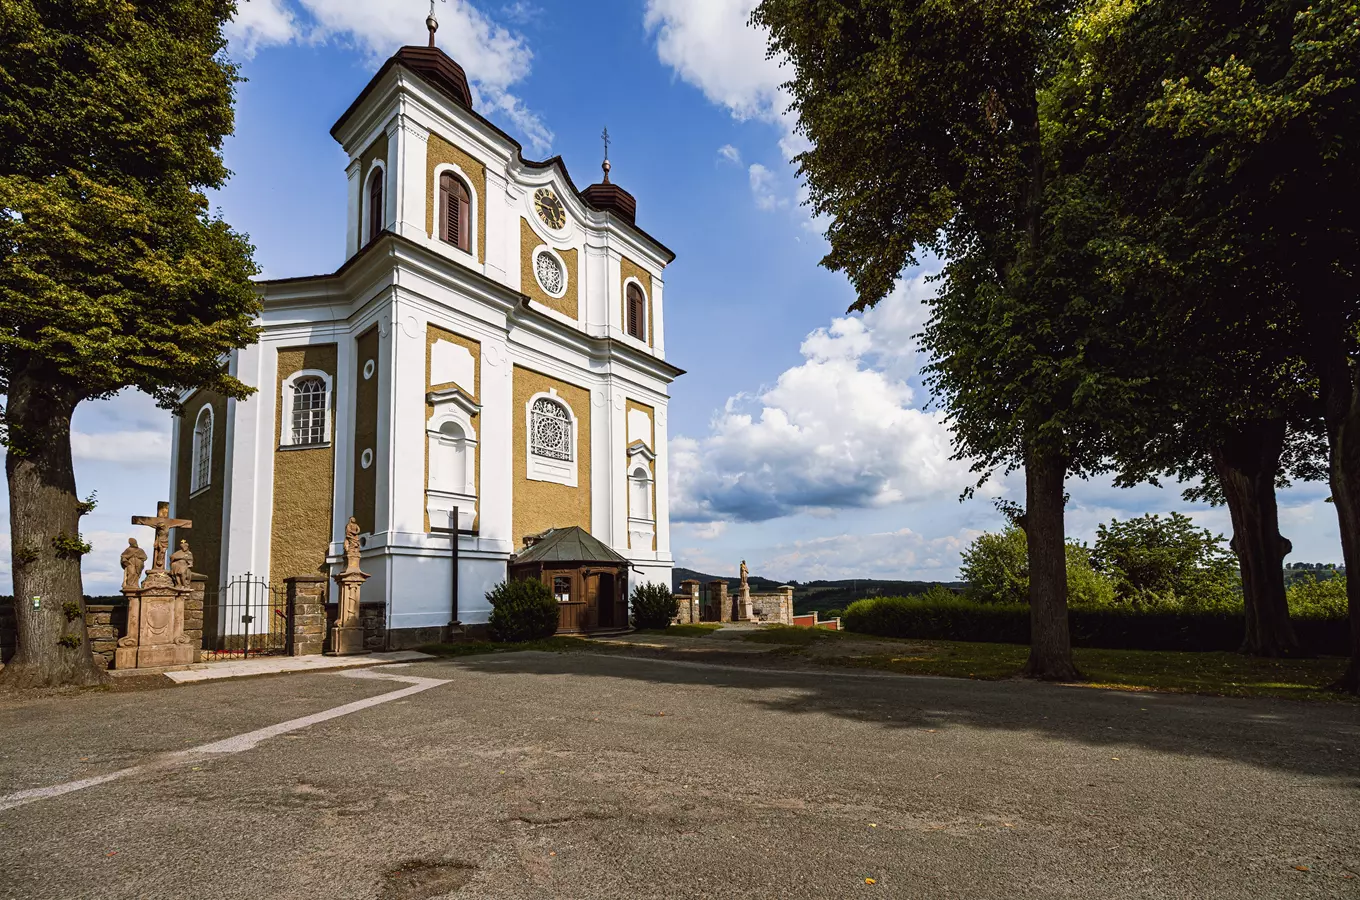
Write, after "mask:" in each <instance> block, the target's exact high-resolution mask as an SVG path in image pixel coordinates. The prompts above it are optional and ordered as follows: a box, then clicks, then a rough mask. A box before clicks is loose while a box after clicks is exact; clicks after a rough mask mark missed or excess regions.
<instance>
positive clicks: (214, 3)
mask: <svg viewBox="0 0 1360 900" xmlns="http://www.w3.org/2000/svg"><path fill="white" fill-rule="evenodd" d="M235 10H236V5H235V3H234V2H231V0H207V2H190V0H136V2H127V0H116V2H115V0H91V2H82V3H76V4H72V3H63V2H55V0H0V319H2V320H3V321H4V323H5V327H4V328H3V329H0V391H3V393H4V394H5V395H6V404H5V409H4V413H3V418H2V419H0V425H3V438H4V443H5V446H6V449H7V451H8V452H7V455H6V475H7V479H8V483H9V489H10V525H11V545H12V558H13V560H14V573H13V577H14V592H15V595H16V596H21V597H36V598H39V602H37V603H34V604H31V605H30V604H28V603H24V604H19V605H17V606H16V614H17V618H18V626H19V649H18V652H17V655H16V656H15V658H14V660H13V661H12V662H11V664H10V665H9V666H7V667H6V668H5V671H4V674H3V677H4V678H5V679H6V680H9V681H11V682H21V683H32V684H43V683H58V682H81V681H86V682H88V681H91V680H94V679H96V678H97V677H98V676H97V673H96V672H95V671H94V669H93V663H92V662H91V658H90V652H89V646H88V641H87V640H86V635H85V628H84V619H83V617H82V616H80V615H70V614H69V613H70V611H71V610H72V609H83V600H82V593H83V592H82V590H81V580H80V556H81V554H82V553H83V552H86V551H87V549H88V548H87V547H86V546H85V545H84V543H83V542H82V541H81V540H80V538H79V518H80V515H81V514H82V507H81V505H80V503H79V501H78V500H77V496H76V485H75V476H74V472H73V469H72V463H71V445H70V420H71V414H72V413H73V411H74V410H75V408H76V406H77V405H78V404H80V403H81V402H83V401H85V400H89V399H95V398H104V397H109V396H111V395H113V394H115V393H117V392H118V391H119V390H122V389H124V388H129V387H131V388H137V389H140V390H143V391H146V392H147V393H149V394H151V395H152V396H154V397H155V398H156V399H157V401H158V402H159V403H160V404H161V405H162V406H164V407H166V408H170V409H174V408H176V406H177V403H178V401H179V398H180V396H181V394H182V393H183V392H186V391H189V390H192V389H195V388H210V389H212V390H215V391H218V392H220V393H222V394H225V395H227V396H231V397H244V396H246V395H247V394H248V390H247V388H246V387H245V386H244V385H243V384H242V383H241V382H240V381H238V380H237V379H236V378H234V377H233V376H231V375H230V374H229V372H228V371H227V363H226V354H227V353H229V351H231V350H233V349H235V348H239V347H243V346H245V345H247V344H248V343H250V342H251V341H253V340H254V339H255V335H256V329H255V326H254V317H255V315H256V313H257V312H258V309H259V304H258V300H257V297H256V293H255V290H254V288H253V287H252V285H251V283H250V279H251V277H252V276H253V275H255V273H256V268H255V265H254V263H253V261H252V253H253V250H252V248H251V246H250V244H249V242H248V241H247V240H246V238H245V237H244V236H243V235H240V234H238V233H236V232H234V231H233V230H232V229H231V227H230V226H229V225H228V224H227V223H226V222H225V221H223V219H222V218H221V216H220V215H214V214H213V213H211V212H210V210H209V205H208V200H207V196H206V192H207V191H209V190H212V189H215V188H219V187H221V186H222V185H223V183H224V182H225V181H226V178H227V176H228V172H227V169H226V167H225V165H224V164H223V161H222V156H221V151H222V142H223V139H224V138H225V137H226V136H227V135H228V134H230V132H231V130H232V126H233V111H232V101H233V94H234V89H235V85H236V82H237V81H238V74H237V70H236V67H235V66H234V65H232V64H231V62H230V61H228V60H227V58H226V56H225V48H226V41H225V38H224V37H223V34H222V26H223V24H224V23H225V22H226V21H227V20H229V19H230V18H231V17H232V16H233V15H234V14H235Z"/></svg>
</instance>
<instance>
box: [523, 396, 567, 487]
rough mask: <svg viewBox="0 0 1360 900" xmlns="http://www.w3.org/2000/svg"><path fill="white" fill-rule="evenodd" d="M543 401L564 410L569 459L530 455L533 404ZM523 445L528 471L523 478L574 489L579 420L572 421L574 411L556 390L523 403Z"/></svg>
mask: <svg viewBox="0 0 1360 900" xmlns="http://www.w3.org/2000/svg"><path fill="white" fill-rule="evenodd" d="M545 399H546V400H551V401H553V402H554V403H556V404H557V405H558V406H561V407H562V408H563V409H565V410H566V411H567V419H568V421H569V422H570V428H571V439H570V440H571V459H570V460H563V459H550V458H548V457H546V456H538V455H536V454H535V453H534V404H535V403H537V402H538V401H539V400H545ZM524 442H525V447H524V456H525V459H526V460H527V468H528V471H527V472H526V473H525V476H526V477H527V478H528V479H529V480H530V481H548V482H552V483H553V484H565V485H566V486H567V487H576V486H577V484H578V482H577V477H576V470H577V463H578V462H579V461H580V459H581V426H580V421H579V420H578V419H577V418H576V411H575V410H573V409H572V408H571V404H570V403H568V402H567V401H566V399H565V398H563V397H561V396H559V395H558V393H557V389H556V388H550V389H549V390H548V391H547V392H546V393H544V392H539V393H537V394H534V395H533V396H532V397H530V398H529V402H528V403H526V404H524Z"/></svg>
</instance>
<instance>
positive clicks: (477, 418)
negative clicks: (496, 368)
mask: <svg viewBox="0 0 1360 900" xmlns="http://www.w3.org/2000/svg"><path fill="white" fill-rule="evenodd" d="M436 341H448V342H450V343H453V344H457V345H458V346H460V347H463V348H464V349H466V350H467V351H468V352H469V353H471V354H472V385H471V386H469V385H465V384H460V385H456V387H459V388H461V389H462V390H464V391H468V390H470V391H472V402H474V403H481V402H482V344H481V342H480V341H474V340H473V339H472V338H466V337H463V336H462V335H461V334H454V333H453V332H452V331H449V330H448V329H447V328H440V327H439V326H438V325H435V324H433V323H430V324H428V325H426V326H425V386H426V390H429V391H436V390H442V389H444V388H450V387H455V385H454V384H453V382H440V383H439V384H434V383H432V382H431V381H430V360H431V356H432V354H433V352H434V345H435V342H436ZM433 416H434V404H433V403H429V402H426V404H425V421H426V422H428V421H430V419H431V418H432V417H433ZM472 427H473V428H475V429H477V447H476V450H475V451H474V453H473V457H472V483H473V484H475V485H477V488H476V490H475V493H476V494H477V498H478V499H477V515H476V516H475V517H473V520H472V527H473V528H477V527H478V525H479V524H480V522H481V519H482V511H481V509H482V504H481V496H482V490H481V484H482V417H481V415H480V414H478V415H474V416H472ZM425 489H426V490H429V489H430V440H429V437H428V436H426V437H425ZM425 533H426V534H429V533H430V512H429V507H428V506H427V507H426V508H425Z"/></svg>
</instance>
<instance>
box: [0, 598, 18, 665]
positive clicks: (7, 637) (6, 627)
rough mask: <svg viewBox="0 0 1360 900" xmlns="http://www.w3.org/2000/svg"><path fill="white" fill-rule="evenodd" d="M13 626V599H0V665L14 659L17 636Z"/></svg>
mask: <svg viewBox="0 0 1360 900" xmlns="http://www.w3.org/2000/svg"><path fill="white" fill-rule="evenodd" d="M16 628H17V626H16V625H15V624H14V598H13V597H0V665H4V664H5V663H7V662H9V661H10V660H11V659H12V658H13V657H14V651H15V650H16V649H17V644H18V635H17V634H16V633H15V631H16Z"/></svg>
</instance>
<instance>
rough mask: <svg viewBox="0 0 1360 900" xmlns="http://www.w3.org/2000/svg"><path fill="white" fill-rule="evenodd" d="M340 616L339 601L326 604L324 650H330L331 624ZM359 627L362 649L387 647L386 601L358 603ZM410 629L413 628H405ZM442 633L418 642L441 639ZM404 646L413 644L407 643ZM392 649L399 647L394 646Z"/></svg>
mask: <svg viewBox="0 0 1360 900" xmlns="http://www.w3.org/2000/svg"><path fill="white" fill-rule="evenodd" d="M339 616H340V604H339V603H327V604H326V650H327V652H329V651H330V649H331V648H330V634H331V626H332V625H334V624H335V620H336V619H337V618H339ZM359 627H360V628H362V629H363V630H364V650H365V651H367V652H370V653H374V652H378V651H381V650H385V649H387V604H386V603H381V602H379V603H360V604H359ZM406 630H407V631H412V630H415V629H406ZM444 630H445V629H442V628H435V629H433V631H435V632H442V631H444ZM442 639H443V638H442V634H436V636H435V637H433V638H431V639H430V640H427V641H420V642H419V643H423V644H430V643H435V642H438V641H440V640H442ZM406 646H415V644H408V645H406ZM394 649H401V648H396V647H394Z"/></svg>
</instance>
